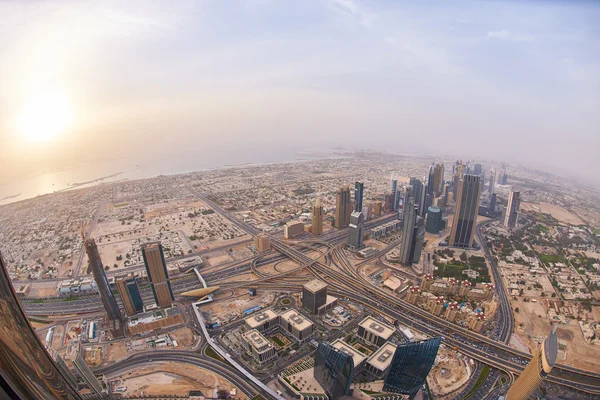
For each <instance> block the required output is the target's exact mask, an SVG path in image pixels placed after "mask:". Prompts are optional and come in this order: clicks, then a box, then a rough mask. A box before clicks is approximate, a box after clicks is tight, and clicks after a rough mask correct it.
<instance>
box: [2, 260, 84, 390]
mask: <svg viewBox="0 0 600 400" xmlns="http://www.w3.org/2000/svg"><path fill="white" fill-rule="evenodd" d="M0 365H1V366H2V368H0V398H3V399H4V398H7V399H8V398H10V399H19V400H30V399H31V400H38V399H67V400H77V399H81V397H80V395H79V394H78V393H77V391H76V389H75V388H74V387H73V386H72V385H71V383H69V381H68V380H67V377H66V376H65V375H63V373H61V372H60V370H59V369H58V368H57V366H56V364H55V363H54V362H53V361H52V358H51V357H50V355H49V354H48V353H47V352H46V350H45V349H44V347H43V346H42V343H41V342H40V340H39V339H38V337H37V336H36V334H35V332H34V330H33V328H32V327H31V325H30V324H29V321H28V320H27V317H26V316H25V312H24V311H23V309H22V308H21V304H20V303H19V300H18V299H17V296H16V294H15V292H14V289H13V287H12V284H11V283H10V276H9V275H8V271H7V270H6V267H5V264H4V259H3V258H2V255H0Z"/></svg>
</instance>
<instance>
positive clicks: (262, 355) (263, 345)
mask: <svg viewBox="0 0 600 400" xmlns="http://www.w3.org/2000/svg"><path fill="white" fill-rule="evenodd" d="M242 337H243V338H244V340H246V343H248V348H249V350H250V354H252V357H254V359H255V360H256V361H257V362H258V363H260V364H262V363H264V362H266V361H269V360H271V359H272V358H274V357H275V356H276V355H277V354H276V353H275V348H274V347H273V345H272V344H271V342H269V341H268V340H267V338H265V337H264V336H263V335H262V334H261V333H260V332H259V331H257V330H256V329H251V330H249V331H248V332H245V333H244V334H243V335H242Z"/></svg>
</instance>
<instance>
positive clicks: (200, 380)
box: [113, 362, 248, 399]
mask: <svg viewBox="0 0 600 400" xmlns="http://www.w3.org/2000/svg"><path fill="white" fill-rule="evenodd" d="M113 382H114V383H113V387H120V386H124V387H126V388H127V390H126V391H125V392H124V393H123V395H124V396H139V395H141V393H142V392H143V394H144V395H151V396H152V395H153V396H160V395H184V394H188V393H189V391H190V390H200V391H202V393H203V394H204V395H207V396H212V392H213V390H214V389H226V390H228V391H230V390H231V389H234V388H235V387H234V386H233V385H232V384H231V383H230V382H229V381H227V380H225V379H224V378H222V377H220V376H218V375H216V374H214V373H212V372H210V371H207V370H205V369H202V368H198V367H194V366H190V365H182V364H178V363H172V362H169V363H159V364H155V365H153V366H150V367H145V368H141V369H136V370H135V371H132V372H128V373H126V374H125V375H124V376H122V377H120V379H115V380H113ZM237 392H238V393H237V395H236V398H239V399H248V397H247V396H245V395H244V394H243V393H241V392H240V391H239V390H238V391H237Z"/></svg>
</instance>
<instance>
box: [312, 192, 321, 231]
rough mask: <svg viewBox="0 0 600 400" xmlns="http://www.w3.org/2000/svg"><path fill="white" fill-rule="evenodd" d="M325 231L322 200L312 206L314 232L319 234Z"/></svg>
mask: <svg viewBox="0 0 600 400" xmlns="http://www.w3.org/2000/svg"><path fill="white" fill-rule="evenodd" d="M322 233H323V206H322V205H321V200H317V203H316V204H315V205H314V206H313V208H312V234H313V235H315V236H318V235H320V234H322Z"/></svg>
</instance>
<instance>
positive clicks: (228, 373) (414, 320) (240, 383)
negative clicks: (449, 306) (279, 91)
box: [23, 193, 600, 397]
mask: <svg viewBox="0 0 600 400" xmlns="http://www.w3.org/2000/svg"><path fill="white" fill-rule="evenodd" d="M195 195H196V196H197V197H199V198H201V199H202V200H203V201H204V202H206V203H207V204H209V205H210V206H211V207H212V208H213V209H214V210H215V211H216V212H218V213H219V214H221V215H222V216H223V217H225V218H227V219H228V220H230V221H231V222H232V223H233V224H235V225H237V226H238V227H239V228H241V229H243V230H245V231H246V232H247V233H249V234H252V235H254V234H256V233H258V230H257V229H256V228H255V227H254V226H251V225H249V224H247V223H244V222H242V221H239V220H237V219H235V218H233V217H232V216H230V215H229V214H228V213H227V212H226V211H224V210H223V209H222V208H220V207H219V206H218V205H217V204H215V203H214V202H212V201H211V200H209V199H207V198H206V197H204V196H201V195H199V194H197V193H195ZM394 218H396V216H395V215H392V216H388V217H386V218H380V219H378V220H376V221H371V222H369V223H367V224H366V225H367V226H366V228H367V229H369V228H371V227H373V226H375V225H378V224H383V223H386V222H388V221H390V220H392V219H394ZM480 228H481V225H480V226H478V228H477V232H476V234H477V239H478V242H479V243H480V244H481V245H482V250H483V251H484V252H485V256H486V259H487V261H488V263H489V265H490V268H491V270H492V274H493V277H494V283H495V286H496V291H497V296H498V298H499V300H500V309H499V312H500V320H499V326H498V330H497V336H496V337H495V338H489V337H486V336H483V335H480V334H478V333H475V332H472V331H469V330H467V329H464V328H462V327H460V326H458V325H455V324H453V323H451V322H448V321H447V320H445V319H443V318H440V317H437V316H435V315H432V314H430V313H428V312H426V311H424V310H422V309H420V308H419V307H417V306H414V305H412V304H410V303H407V302H405V301H404V300H402V299H400V298H399V297H397V296H395V295H393V294H391V293H389V292H388V291H385V290H383V289H381V288H379V287H376V286H374V285H373V284H372V283H371V282H369V281H368V280H367V279H366V278H365V277H363V276H362V275H361V274H359V273H358V272H357V270H356V269H355V267H354V266H352V264H351V263H350V262H349V261H348V259H347V256H346V252H345V250H344V249H343V247H344V246H343V243H344V242H345V239H346V234H347V233H346V232H345V231H344V230H341V231H335V232H332V233H330V234H328V235H323V236H322V237H320V238H319V240H318V241H314V240H313V241H310V242H307V244H308V246H307V245H305V246H302V247H301V248H300V249H298V248H297V247H295V246H292V245H290V244H288V243H285V242H284V241H282V240H280V239H277V238H275V237H272V238H271V246H272V248H273V249H275V250H276V251H277V253H272V254H271V253H270V254H268V255H266V256H261V257H260V258H259V259H246V260H242V261H240V262H237V263H231V265H229V266H225V267H223V268H220V269H219V270H218V271H209V270H207V271H206V272H204V273H203V277H204V279H205V280H206V282H207V284H208V285H209V286H212V285H219V286H222V287H223V288H233V287H256V286H258V287H259V288H261V287H262V288H269V289H272V290H278V289H280V290H282V291H299V290H301V284H302V282H303V281H305V280H306V279H308V278H299V277H296V276H290V275H293V274H294V273H295V272H298V271H299V270H301V269H304V268H306V269H307V270H308V271H309V272H310V273H311V274H312V275H314V276H316V277H319V278H320V279H323V280H325V281H326V282H328V283H329V284H330V292H331V294H333V295H335V296H338V297H340V298H344V299H348V300H351V301H352V302H354V303H357V304H361V305H363V306H364V307H366V308H370V309H372V310H373V311H375V312H376V313H379V314H385V315H387V316H389V317H391V318H392V319H394V320H397V321H398V322H400V323H401V324H404V325H406V326H410V327H412V328H413V329H415V330H418V331H420V332H423V333H424V334H426V335H428V336H441V337H442V338H443V340H444V342H445V343H446V344H448V345H449V346H450V347H451V348H452V347H455V348H457V349H458V351H460V352H461V353H462V354H464V355H465V356H468V357H471V358H472V359H474V360H476V361H479V362H481V363H484V364H487V365H490V366H491V367H493V368H496V369H498V370H500V371H504V372H505V373H507V374H508V375H509V376H511V377H512V375H513V374H519V373H520V372H521V371H522V370H523V368H524V365H526V363H527V362H528V361H529V360H530V358H531V356H530V355H529V354H526V353H523V352H520V351H518V350H515V349H513V348H511V347H510V346H508V345H507V343H508V341H509V340H510V335H511V333H512V331H513V328H514V320H513V316H512V310H511V307H510V303H509V300H508V296H507V295H506V291H505V289H504V286H503V284H502V279H501V278H500V273H499V271H498V268H497V266H496V264H495V262H494V259H493V258H492V257H491V255H490V253H489V250H488V249H487V248H486V246H485V241H484V240H483V237H482V234H481V231H480ZM315 248H317V249H322V248H325V249H326V250H325V251H322V252H321V254H320V256H319V257H318V258H316V259H313V258H311V257H309V256H308V255H307V254H306V253H307V252H308V251H309V250H312V249H315ZM386 249H387V248H386ZM381 255H382V252H381V251H380V252H377V253H375V254H373V255H372V256H370V257H369V259H374V258H376V257H380V256H381ZM287 258H289V259H292V260H293V261H295V262H297V263H298V267H297V268H294V269H292V270H290V271H287V272H285V273H279V274H272V275H267V274H264V273H260V272H259V271H258V269H257V267H259V266H261V265H266V264H269V263H273V262H277V261H282V260H285V259H287ZM136 267H137V266H136ZM132 268H134V267H132ZM249 271H252V272H254V273H255V274H256V275H258V277H259V279H257V280H253V281H244V282H239V283H238V282H230V283H226V284H223V283H220V282H219V281H221V280H224V279H227V278H231V277H234V276H236V275H239V274H243V273H247V272H249ZM197 286H198V280H197V278H196V277H195V275H194V274H189V275H184V276H183V277H180V278H175V279H173V280H172V287H173V290H174V292H175V293H176V294H179V293H181V292H184V291H186V290H189V289H191V288H195V287H197ZM141 291H142V297H143V298H144V300H150V298H151V296H152V294H151V291H150V289H149V286H148V285H145V286H143V287H141ZM23 306H24V308H25V310H26V311H27V313H28V314H30V315H52V314H57V315H58V314H70V313H77V312H79V313H81V312H82V311H83V310H85V312H90V313H91V312H97V311H100V310H101V309H102V305H101V302H100V301H99V299H98V298H97V297H96V296H87V297H82V298H78V299H76V300H73V301H44V302H24V304H23ZM495 339H497V340H495ZM167 360H168V361H176V362H181V363H187V364H191V365H198V366H201V367H203V368H206V369H209V370H211V371H213V372H215V373H218V374H219V375H222V376H223V377H225V378H226V379H228V380H230V381H231V382H232V383H233V384H235V385H236V386H237V387H238V388H239V389H240V390H241V391H243V392H244V393H245V394H247V395H253V394H255V393H258V392H259V389H257V388H256V387H253V385H252V384H250V383H249V382H248V381H246V380H244V379H240V377H239V375H237V374H236V371H235V370H234V369H233V368H232V367H230V366H229V365H228V364H226V363H223V362H219V361H217V360H214V359H211V358H210V357H206V356H204V354H203V353H200V354H197V353H191V352H185V351H177V350H168V351H159V352H151V353H146V352H144V353H140V354H136V355H134V356H131V357H129V358H127V359H126V360H124V361H121V362H119V363H116V364H114V365H112V366H110V367H107V368H105V369H104V370H103V371H102V372H105V373H107V374H110V375H111V376H117V375H118V373H119V372H124V371H126V370H128V369H132V368H134V366H135V365H138V364H147V363H149V362H158V361H167ZM548 381H549V382H552V383H556V384H560V385H563V386H566V387H569V388H572V389H575V390H579V391H582V392H584V393H586V394H592V395H600V374H598V373H593V372H589V371H584V370H580V369H577V368H572V367H568V366H564V365H556V367H555V368H554V369H553V371H552V373H551V375H550V376H549V377H548ZM264 395H265V394H264V393H263V396H264ZM267 397H268V396H267Z"/></svg>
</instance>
